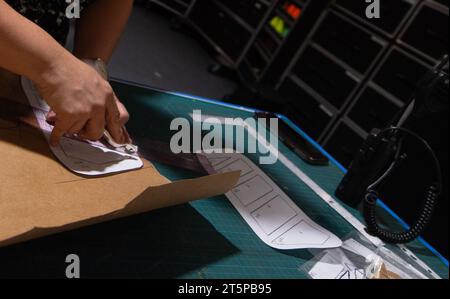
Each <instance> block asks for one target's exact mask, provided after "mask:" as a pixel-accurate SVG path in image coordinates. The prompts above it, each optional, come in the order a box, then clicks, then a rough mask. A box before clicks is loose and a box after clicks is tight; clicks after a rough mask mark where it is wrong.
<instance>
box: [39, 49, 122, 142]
mask: <svg viewBox="0 0 450 299" xmlns="http://www.w3.org/2000/svg"><path fill="white" fill-rule="evenodd" d="M35 83H36V86H37V88H38V90H39V92H40V94H41V96H42V97H43V98H44V99H45V100H46V101H47V103H48V105H49V106H50V107H51V109H52V111H53V112H52V113H50V114H49V117H50V118H52V121H53V122H54V124H55V127H54V129H53V132H52V135H51V139H50V143H51V144H52V145H53V146H55V145H57V144H58V143H59V140H60V139H61V137H62V136H64V135H65V134H72V135H75V134H76V135H78V136H79V137H80V138H83V139H87V140H98V139H100V138H101V137H102V136H103V134H104V132H105V130H108V132H109V133H110V134H111V136H112V137H113V138H114V140H115V141H116V142H117V143H121V144H123V143H129V142H130V141H131V140H130V137H129V135H128V132H127V131H126V129H125V124H126V122H127V121H128V119H129V114H128V112H127V110H126V108H125V107H124V106H123V104H122V103H120V101H119V100H118V99H117V97H116V96H115V94H114V92H113V90H112V88H111V86H110V85H109V83H108V82H107V81H105V80H104V79H103V78H102V77H101V76H100V75H99V74H98V73H97V72H96V71H95V70H93V69H92V68H91V67H89V66H88V65H86V64H85V63H83V62H81V61H79V60H78V59H76V58H75V57H73V56H71V55H70V56H66V57H65V58H64V59H58V60H57V61H56V62H55V63H54V65H52V67H50V68H49V70H48V71H47V72H45V73H43V74H42V76H41V78H40V80H39V81H38V82H35Z"/></svg>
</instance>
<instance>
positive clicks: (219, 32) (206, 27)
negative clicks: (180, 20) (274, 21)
mask: <svg viewBox="0 0 450 299" xmlns="http://www.w3.org/2000/svg"><path fill="white" fill-rule="evenodd" d="M191 19H192V21H193V23H194V24H195V25H197V26H198V27H199V28H200V30H201V31H203V33H205V34H206V35H207V36H208V38H209V39H211V40H212V41H213V42H214V43H216V44H217V46H219V47H220V48H221V49H222V50H223V51H224V52H225V53H226V54H227V55H229V56H230V58H232V59H233V60H237V59H238V58H239V56H240V55H241V53H242V52H243V50H244V48H245V47H246V45H247V42H248V41H249V39H250V37H251V33H250V32H248V31H246V30H245V29H244V28H243V27H242V26H241V25H240V24H239V23H237V22H236V21H235V20H233V19H232V18H231V17H230V16H229V15H228V14H227V13H225V12H223V11H222V10H221V9H220V8H219V7H218V6H217V5H216V4H214V1H210V0H198V1H197V4H196V5H195V7H194V9H193V10H192V13H191Z"/></svg>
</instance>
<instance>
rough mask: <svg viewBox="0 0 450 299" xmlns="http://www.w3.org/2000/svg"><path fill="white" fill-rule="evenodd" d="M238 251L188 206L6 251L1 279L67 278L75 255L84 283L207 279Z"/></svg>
mask: <svg viewBox="0 0 450 299" xmlns="http://www.w3.org/2000/svg"><path fill="white" fill-rule="evenodd" d="M237 251H238V250H237V249H236V248H235V247H234V246H233V245H231V244H230V243H229V242H228V241H227V240H226V239H225V238H224V237H223V236H222V235H221V234H219V233H218V232H217V231H216V230H215V229H214V227H213V226H212V225H211V224H210V223H209V222H208V221H206V220H205V219H204V218H203V217H202V215H200V214H199V213H198V212H197V211H196V210H195V209H194V208H193V207H192V206H190V205H183V206H178V207H174V208H169V209H164V210H159V211H154V212H150V213H147V214H142V215H138V216H134V217H130V218H126V219H121V220H116V221H112V222H108V223H104V224H100V225H96V226H92V227H88V228H84V229H79V230H76V231H72V232H67V233H63V234H59V235H55V236H52V237H47V238H44V239H40V240H35V241H31V242H28V243H24V244H19V245H15V246H11V247H7V248H2V249H0V265H1V267H0V278H65V270H66V267H67V266H68V264H67V263H66V262H65V259H66V256H67V255H69V254H77V255H79V257H80V260H81V278H179V277H189V278H204V277H203V275H204V274H203V273H204V271H202V270H203V268H205V267H206V266H207V265H208V264H210V263H214V262H217V261H218V260H220V259H223V258H225V257H227V256H230V255H233V254H235V253H236V252H237ZM196 271H198V272H196Z"/></svg>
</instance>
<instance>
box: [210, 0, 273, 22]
mask: <svg viewBox="0 0 450 299" xmlns="http://www.w3.org/2000/svg"><path fill="white" fill-rule="evenodd" d="M209 1H211V0H209ZM219 1H220V2H221V3H222V4H223V5H224V6H226V7H228V8H229V9H230V10H231V11H233V13H235V14H236V15H238V16H239V17H240V18H241V19H242V20H244V21H245V22H247V23H248V24H249V25H250V26H252V27H253V28H256V27H258V25H259V24H260V23H261V22H262V21H263V19H264V17H265V15H266V13H267V11H268V9H269V8H268V7H267V5H266V4H264V2H263V1H248V0H219Z"/></svg>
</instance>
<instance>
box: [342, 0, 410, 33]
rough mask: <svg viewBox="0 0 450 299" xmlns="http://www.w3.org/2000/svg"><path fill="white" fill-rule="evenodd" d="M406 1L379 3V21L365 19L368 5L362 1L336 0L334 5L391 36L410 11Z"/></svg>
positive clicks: (408, 2)
mask: <svg viewBox="0 0 450 299" xmlns="http://www.w3.org/2000/svg"><path fill="white" fill-rule="evenodd" d="M411 2H415V1H406V0H388V1H381V2H380V3H381V5H380V14H381V18H380V19H368V18H367V17H366V9H367V6H368V5H369V4H368V3H366V1H363V0H337V1H336V3H337V4H338V5H339V6H341V7H343V8H345V9H346V10H348V11H349V12H351V13H352V14H353V15H355V16H357V17H358V18H360V19H362V20H363V21H364V22H367V23H369V24H372V25H373V26H375V27H377V28H378V29H380V30H381V31H383V32H385V33H387V34H389V35H393V34H394V33H396V32H397V30H398V28H399V26H400V25H401V24H402V22H403V20H405V18H406V17H407V15H408V13H409V12H410V11H411V9H412V7H413V5H412V4H411Z"/></svg>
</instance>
